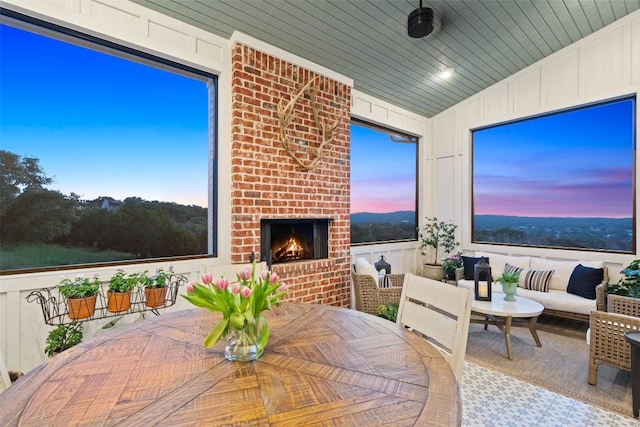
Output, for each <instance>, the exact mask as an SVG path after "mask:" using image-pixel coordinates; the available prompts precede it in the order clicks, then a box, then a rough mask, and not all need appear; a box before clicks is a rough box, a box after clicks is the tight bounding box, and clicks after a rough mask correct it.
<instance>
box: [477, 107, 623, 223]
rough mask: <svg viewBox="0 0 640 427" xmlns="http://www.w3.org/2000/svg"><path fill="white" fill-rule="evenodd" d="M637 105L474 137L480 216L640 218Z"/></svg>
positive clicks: (510, 126) (575, 112) (532, 122)
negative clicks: (639, 211)
mask: <svg viewBox="0 0 640 427" xmlns="http://www.w3.org/2000/svg"><path fill="white" fill-rule="evenodd" d="M633 114H634V109H633V101H632V100H630V99H626V100H622V101H617V102H615V103H608V104H604V105H599V106H592V107H589V108H583V109H579V110H573V111H571V112H564V113H561V114H554V115H550V116H544V117H540V118H537V119H534V120H527V121H521V122H517V123H511V124H506V125H502V126H498V127H493V128H488V129H484V130H479V131H475V132H474V134H473V165H474V170H473V195H474V214H475V215H513V216H536V217H546V216H548V217H607V218H630V217H632V216H633V160H634V157H635V153H634V147H633V125H632V124H633Z"/></svg>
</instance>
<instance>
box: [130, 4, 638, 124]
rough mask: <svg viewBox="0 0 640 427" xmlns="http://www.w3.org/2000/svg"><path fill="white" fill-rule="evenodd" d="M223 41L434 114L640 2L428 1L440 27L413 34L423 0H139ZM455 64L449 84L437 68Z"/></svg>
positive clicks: (633, 7)
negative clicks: (284, 57) (259, 44)
mask: <svg viewBox="0 0 640 427" xmlns="http://www.w3.org/2000/svg"><path fill="white" fill-rule="evenodd" d="M134 1H135V2H136V3H139V4H141V5H144V6H147V7H149V8H150V9H154V10H156V11H159V12H161V13H163V14H166V15H169V16H172V17H174V18H176V19H179V20H181V21H184V22H187V23H189V24H192V25H194V26H196V27H199V28H202V29H204V30H207V31H210V32H212V33H214V34H217V35H219V36H221V37H224V38H229V37H230V36H231V34H232V33H233V32H234V31H235V30H238V31H240V32H243V33H245V34H248V35H250V36H252V37H255V38H257V39H260V40H263V41H264V42H266V43H269V44H271V45H273V46H276V47H279V48H281V49H284V50H286V51H289V52H291V53H293V54H296V55H298V56H300V57H303V58H306V59H308V60H310V61H313V62H315V63H317V64H320V65H322V66H325V67H327V68H330V69H332V70H335V71H337V72H339V73H341V74H344V75H346V76H348V77H350V78H353V79H354V81H355V88H356V89H358V90H359V91H361V92H364V93H367V94H369V95H372V96H375V97H377V98H380V99H383V100H385V101H388V102H390V103H393V104H395V105H398V106H400V107H403V108H405V109H407V110H409V111H412V112H414V113H417V114H420V115H423V116H426V117H432V116H434V115H435V114H438V113H439V112H441V111H443V110H445V109H447V108H448V107H450V106H452V105H454V104H456V103H458V102H460V101H462V100H464V99H466V98H468V97H470V96H472V95H474V94H475V93H477V92H479V91H481V90H482V89H485V88H487V87H489V86H491V85H492V84H494V83H496V82H498V81H500V80H502V79H504V78H505V77H508V76H510V75H511V74H513V73H515V72H517V71H519V70H522V69H523V68H525V67H527V66H528V65H531V64H533V63H535V62H536V61H538V60H540V59H542V58H544V57H546V56H548V55H550V54H552V53H554V52H556V51H558V50H560V49H561V48H563V47H565V46H568V45H570V44H571V43H574V42H576V41H578V40H580V39H581V38H583V37H585V36H587V35H589V34H591V33H593V32H594V31H597V30H599V29H600V28H602V27H604V26H606V25H608V24H610V23H612V22H614V21H616V20H618V19H620V18H622V17H624V16H625V15H628V14H629V13H631V12H633V11H635V10H637V9H639V8H640V0H482V1H480V0H453V1H452V0H447V1H442V0H441V1H424V2H423V6H424V7H427V6H428V7H431V8H433V9H434V10H435V11H436V14H437V15H439V16H440V21H441V27H440V29H439V30H438V31H437V32H434V33H432V34H430V35H428V36H427V37H424V38H421V39H413V38H410V37H409V36H408V35H407V17H408V15H409V13H411V11H412V10H414V9H416V8H417V7H418V6H419V0H134ZM445 67H453V68H454V70H455V72H454V75H453V76H452V77H451V78H450V79H447V80H444V79H441V78H439V77H437V73H438V71H439V70H441V69H443V68H445Z"/></svg>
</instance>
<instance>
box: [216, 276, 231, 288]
mask: <svg viewBox="0 0 640 427" xmlns="http://www.w3.org/2000/svg"><path fill="white" fill-rule="evenodd" d="M216 287H217V288H218V289H220V290H221V291H224V290H225V289H227V288H228V287H229V281H228V280H227V279H225V278H224V277H223V278H222V279H218V281H217V282H216Z"/></svg>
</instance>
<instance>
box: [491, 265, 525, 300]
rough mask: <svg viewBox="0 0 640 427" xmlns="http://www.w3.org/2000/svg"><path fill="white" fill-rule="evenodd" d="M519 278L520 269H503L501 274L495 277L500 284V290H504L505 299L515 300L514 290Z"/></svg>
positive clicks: (516, 287) (516, 288)
mask: <svg viewBox="0 0 640 427" xmlns="http://www.w3.org/2000/svg"><path fill="white" fill-rule="evenodd" d="M519 280H520V271H519V270H518V271H514V272H513V273H510V272H508V271H503V272H502V275H501V276H500V277H498V278H496V282H498V283H501V284H502V292H504V300H505V301H515V300H516V297H515V295H516V291H517V290H518V281H519Z"/></svg>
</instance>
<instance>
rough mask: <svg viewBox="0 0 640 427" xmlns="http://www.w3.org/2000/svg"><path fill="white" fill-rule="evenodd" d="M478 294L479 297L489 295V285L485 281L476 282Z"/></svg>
mask: <svg viewBox="0 0 640 427" xmlns="http://www.w3.org/2000/svg"><path fill="white" fill-rule="evenodd" d="M478 296H479V297H480V298H487V297H488V296H489V286H487V284H486V283H479V284H478Z"/></svg>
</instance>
